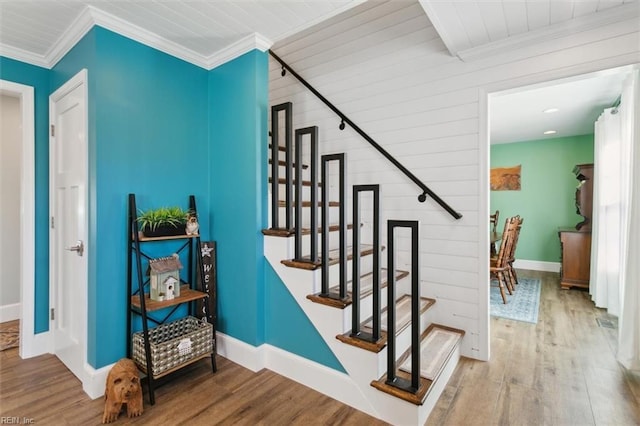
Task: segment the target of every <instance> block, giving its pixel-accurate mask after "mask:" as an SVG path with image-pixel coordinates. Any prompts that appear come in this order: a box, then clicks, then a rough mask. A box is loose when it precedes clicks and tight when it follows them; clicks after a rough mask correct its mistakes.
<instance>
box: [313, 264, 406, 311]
mask: <svg viewBox="0 0 640 426" xmlns="http://www.w3.org/2000/svg"><path fill="white" fill-rule="evenodd" d="M407 275H409V272H407V271H398V270H397V271H396V280H400V279H402V278H404V277H406V276H407ZM386 278H387V270H386V269H385V268H382V270H381V272H380V288H384V287H386V286H387V279H386ZM352 285H353V281H352V280H349V281H347V297H346V298H345V299H340V285H336V286H333V287H331V288H329V294H330V297H323V296H321V295H320V293H316V294H310V295H308V296H307V299H309V300H311V301H312V302H315V303H319V304H321V305H327V306H332V307H334V308H338V309H344V308H346V307H347V306H349V305H350V304H352V303H353V296H352V293H351V290H352ZM371 293H373V272H368V273H366V274H364V275H362V276H361V277H360V298H361V299H364V298H365V297H367V296H369V295H370V294H371Z"/></svg>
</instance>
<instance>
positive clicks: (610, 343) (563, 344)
mask: <svg viewBox="0 0 640 426" xmlns="http://www.w3.org/2000/svg"><path fill="white" fill-rule="evenodd" d="M520 276H523V277H531V278H536V277H539V278H541V279H542V290H541V295H540V312H539V318H538V323H537V324H529V323H525V322H518V321H512V320H506V319H502V318H493V317H492V318H491V361H490V362H479V361H472V360H469V359H463V360H462V361H461V362H460V363H459V364H458V367H457V368H456V370H455V372H454V375H453V377H452V379H451V380H450V381H449V385H448V386H447V387H446V389H445V391H444V392H443V394H442V396H441V397H440V400H439V401H438V403H437V405H436V407H435V409H434V411H432V413H431V416H430V417H429V419H428V421H427V423H426V424H427V425H428V426H434V425H579V426H586V425H616V426H623V425H624V426H626V425H640V376H639V375H637V374H636V375H633V374H631V373H628V372H625V370H624V369H623V368H622V367H621V366H620V365H619V364H618V363H617V362H616V360H615V351H616V345H617V344H616V341H617V329H610V328H603V327H600V326H598V323H597V321H596V318H601V319H606V320H610V321H613V322H616V318H615V317H612V316H609V315H608V314H607V313H606V311H605V310H603V309H597V308H595V307H594V305H593V303H592V302H591V299H590V297H589V294H588V292H586V291H581V290H575V289H572V290H560V284H559V279H558V274H555V273H545V272H534V271H521V272H520ZM516 291H517V289H516ZM616 323H617V322H616ZM616 325H617V324H616Z"/></svg>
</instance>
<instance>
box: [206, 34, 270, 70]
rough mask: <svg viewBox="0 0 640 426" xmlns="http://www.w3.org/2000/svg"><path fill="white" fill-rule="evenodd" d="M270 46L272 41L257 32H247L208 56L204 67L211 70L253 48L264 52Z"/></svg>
mask: <svg viewBox="0 0 640 426" xmlns="http://www.w3.org/2000/svg"><path fill="white" fill-rule="evenodd" d="M271 46H273V42H272V41H271V40H269V39H268V38H266V37H264V36H263V35H261V34H258V33H253V34H249V35H248V36H246V37H243V38H241V39H240V40H238V41H236V42H235V43H233V44H230V45H229V46H227V47H225V48H224V49H220V50H218V51H217V52H216V53H214V54H213V55H211V56H209V57H208V58H207V60H206V64H207V65H206V67H205V68H206V69H208V70H211V69H213V68H215V67H217V66H220V65H222V64H224V63H226V62H229V61H231V60H233V59H235V58H237V57H239V56H241V55H244V54H245V53H247V52H250V51H252V50H254V49H258V50H260V51H262V52H265V51H267V50H269V49H270V48H271Z"/></svg>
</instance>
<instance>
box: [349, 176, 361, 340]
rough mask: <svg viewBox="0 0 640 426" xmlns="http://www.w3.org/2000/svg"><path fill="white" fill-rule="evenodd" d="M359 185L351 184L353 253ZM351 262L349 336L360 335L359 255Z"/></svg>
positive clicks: (357, 240)
mask: <svg viewBox="0 0 640 426" xmlns="http://www.w3.org/2000/svg"><path fill="white" fill-rule="evenodd" d="M361 188H362V187H361V186H358V185H354V186H353V198H352V200H353V201H352V202H353V230H352V235H351V239H352V244H351V247H352V249H353V253H360V226H358V224H359V223H360V192H361ZM351 262H352V265H351V266H352V267H353V272H352V273H351V337H358V338H360V337H362V336H361V335H360V256H354V257H353V260H352V261H351Z"/></svg>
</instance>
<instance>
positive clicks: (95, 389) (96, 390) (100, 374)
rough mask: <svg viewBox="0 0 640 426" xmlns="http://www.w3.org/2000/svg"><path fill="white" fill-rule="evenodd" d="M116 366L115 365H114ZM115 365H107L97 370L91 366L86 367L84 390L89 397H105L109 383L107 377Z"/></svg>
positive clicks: (86, 365)
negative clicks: (105, 390)
mask: <svg viewBox="0 0 640 426" xmlns="http://www.w3.org/2000/svg"><path fill="white" fill-rule="evenodd" d="M114 364H115V363H114ZM114 364H109V365H106V366H104V367H102V368H98V369H97V370H96V369H95V368H93V367H92V366H90V365H89V364H85V365H84V380H83V382H82V390H84V392H85V393H86V394H87V395H89V398H91V399H97V398H100V397H102V396H103V395H104V389H105V385H106V383H107V375H108V374H109V370H111V367H113V365H114Z"/></svg>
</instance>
